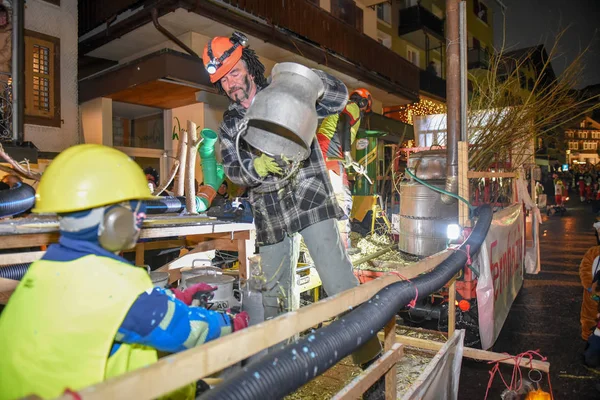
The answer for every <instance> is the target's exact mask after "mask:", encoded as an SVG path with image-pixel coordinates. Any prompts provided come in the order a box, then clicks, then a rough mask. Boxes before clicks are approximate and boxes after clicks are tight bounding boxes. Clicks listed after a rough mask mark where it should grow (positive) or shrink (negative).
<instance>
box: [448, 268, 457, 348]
mask: <svg viewBox="0 0 600 400" xmlns="http://www.w3.org/2000/svg"><path fill="white" fill-rule="evenodd" d="M455 327H456V279H452V282H451V283H450V286H448V337H452V335H454V329H455Z"/></svg>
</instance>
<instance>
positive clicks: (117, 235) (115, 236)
mask: <svg viewBox="0 0 600 400" xmlns="http://www.w3.org/2000/svg"><path fill="white" fill-rule="evenodd" d="M139 235H140V230H139V228H138V227H137V225H136V211H135V210H131V209H129V208H127V207H124V206H121V205H116V206H113V207H110V208H108V209H106V210H105V212H104V218H103V220H102V225H101V226H100V229H99V231H98V241H99V242H100V245H101V246H102V247H103V248H105V249H106V250H108V251H110V252H118V251H122V250H127V249H131V248H133V247H135V244H136V242H137V239H138V237H139Z"/></svg>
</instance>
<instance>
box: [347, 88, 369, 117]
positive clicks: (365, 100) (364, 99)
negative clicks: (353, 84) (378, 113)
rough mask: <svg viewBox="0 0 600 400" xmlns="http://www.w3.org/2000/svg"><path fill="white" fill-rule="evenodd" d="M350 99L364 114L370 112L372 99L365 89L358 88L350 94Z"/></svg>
mask: <svg viewBox="0 0 600 400" xmlns="http://www.w3.org/2000/svg"><path fill="white" fill-rule="evenodd" d="M350 99H351V100H353V101H356V104H358V107H359V108H360V109H364V110H365V112H371V106H372V105H373V97H371V92H369V91H368V90H367V89H365V88H359V89H356V90H355V91H353V92H352V93H350Z"/></svg>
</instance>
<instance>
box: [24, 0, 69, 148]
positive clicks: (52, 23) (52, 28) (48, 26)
mask: <svg viewBox="0 0 600 400" xmlns="http://www.w3.org/2000/svg"><path fill="white" fill-rule="evenodd" d="M25 28H26V29H29V30H32V31H36V32H40V33H44V34H46V35H50V36H54V37H58V38H60V97H61V99H60V104H61V119H62V121H63V122H62V127H60V128H54V127H47V126H39V125H31V124H25V140H28V141H31V142H33V144H35V145H36V146H37V147H38V148H39V149H40V150H42V151H52V152H58V151H62V150H64V149H66V148H67V147H69V146H72V145H74V144H77V142H78V138H79V134H78V132H79V111H78V105H77V41H78V36H77V35H78V33H77V0H61V2H60V7H59V6H55V5H53V4H50V3H47V2H45V1H41V0H27V4H26V5H25Z"/></svg>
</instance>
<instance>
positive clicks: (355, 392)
mask: <svg viewBox="0 0 600 400" xmlns="http://www.w3.org/2000/svg"><path fill="white" fill-rule="evenodd" d="M402 355H403V348H402V345H401V344H399V343H395V344H394V345H393V346H392V348H391V349H390V350H388V351H386V352H385V353H383V356H381V358H379V359H378V360H377V361H375V362H374V363H373V364H371V366H370V367H369V368H367V369H366V370H364V371H363V372H362V373H361V374H360V375H358V376H357V377H356V378H354V379H352V381H351V382H350V383H349V384H348V385H346V386H345V387H344V388H343V389H342V390H340V391H339V392H337V393H336V394H335V395H334V396H333V397H332V398H331V399H332V400H342V399H343V400H350V399H352V400H355V399H357V398H360V396H361V395H362V394H363V393H364V392H365V391H366V390H367V389H368V388H370V387H371V386H372V385H373V384H374V383H375V382H377V380H378V379H379V378H380V377H381V376H382V375H383V374H384V373H386V371H389V373H393V374H394V376H396V368H395V366H396V363H397V362H398V361H399V360H400V359H401V358H402ZM385 383H386V397H385V398H386V400H390V399H391V398H390V397H388V396H387V395H388V393H387V375H386V382H385ZM394 388H395V386H394ZM393 399H395V397H393Z"/></svg>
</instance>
